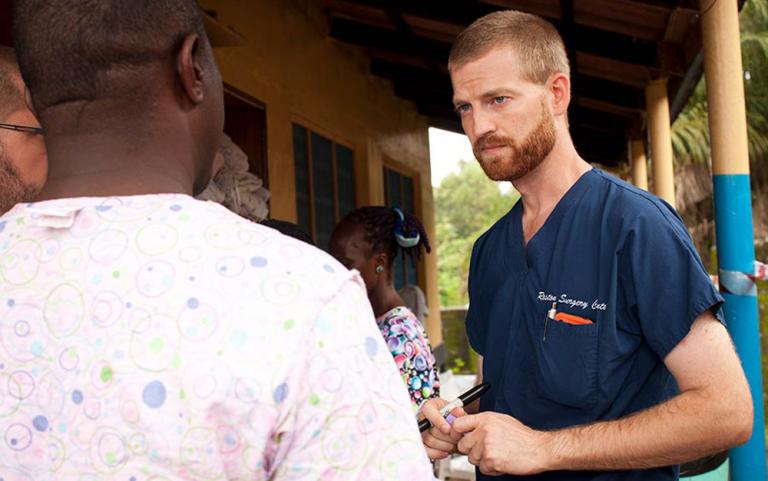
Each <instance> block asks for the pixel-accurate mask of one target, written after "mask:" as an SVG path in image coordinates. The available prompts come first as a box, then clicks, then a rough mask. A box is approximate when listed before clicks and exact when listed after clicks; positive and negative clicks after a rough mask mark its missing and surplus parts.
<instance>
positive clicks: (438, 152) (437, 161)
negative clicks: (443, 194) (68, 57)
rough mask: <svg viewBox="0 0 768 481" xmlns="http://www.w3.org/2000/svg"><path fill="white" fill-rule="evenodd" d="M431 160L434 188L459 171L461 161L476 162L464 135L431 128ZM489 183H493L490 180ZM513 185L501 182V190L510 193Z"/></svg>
mask: <svg viewBox="0 0 768 481" xmlns="http://www.w3.org/2000/svg"><path fill="white" fill-rule="evenodd" d="M429 158H430V159H431V163H432V166H431V168H432V186H433V187H438V186H439V185H440V182H441V181H442V180H443V178H445V177H446V176H447V175H448V174H452V173H457V172H458V171H459V161H461V160H466V161H467V162H475V154H473V153H472V146H471V145H470V143H469V139H468V138H467V136H466V135H464V134H457V133H454V132H449V131H448V130H442V129H436V128H434V127H430V128H429ZM488 182H491V181H490V180H489V181H488ZM510 188H511V185H510V184H509V183H508V182H500V183H499V189H500V190H501V191H502V192H505V193H506V192H508V191H509V189H510Z"/></svg>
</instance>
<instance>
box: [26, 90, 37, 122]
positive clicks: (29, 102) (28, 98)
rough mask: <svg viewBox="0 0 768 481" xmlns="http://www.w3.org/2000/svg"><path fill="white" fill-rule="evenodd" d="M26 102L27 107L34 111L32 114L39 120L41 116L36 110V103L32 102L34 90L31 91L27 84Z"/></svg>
mask: <svg viewBox="0 0 768 481" xmlns="http://www.w3.org/2000/svg"><path fill="white" fill-rule="evenodd" d="M24 103H25V104H27V108H28V109H29V111H30V112H32V115H34V116H35V118H36V119H38V121H39V120H40V117H38V116H37V111H36V110H35V104H34V102H32V92H30V91H29V89H28V88H27V86H26V85H25V86H24Z"/></svg>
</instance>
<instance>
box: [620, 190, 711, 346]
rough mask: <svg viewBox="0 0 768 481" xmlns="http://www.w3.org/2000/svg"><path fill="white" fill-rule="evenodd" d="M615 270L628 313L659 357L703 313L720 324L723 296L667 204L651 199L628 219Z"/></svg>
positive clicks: (682, 336) (684, 333)
mask: <svg viewBox="0 0 768 481" xmlns="http://www.w3.org/2000/svg"><path fill="white" fill-rule="evenodd" d="M618 268H619V279H620V282H619V287H620V290H621V291H622V292H621V294H623V296H624V299H625V302H626V304H627V310H628V316H629V317H630V318H632V320H633V322H634V323H636V324H637V325H639V328H640V331H641V333H642V335H643V338H644V339H645V341H646V342H647V343H648V344H649V345H650V347H651V348H652V349H653V350H654V352H656V354H657V355H658V356H659V357H660V358H661V359H664V358H665V357H666V356H667V354H669V352H670V351H672V349H674V347H675V346H677V344H678V343H679V342H680V341H681V340H682V339H683V338H684V337H685V336H686V335H687V334H688V332H689V331H690V328H691V325H692V324H693V321H694V320H696V318H697V317H698V316H699V315H700V314H702V313H703V312H704V311H706V310H711V311H712V312H713V313H714V314H715V315H716V317H717V318H718V319H719V320H720V322H724V320H723V319H724V318H723V315H722V310H721V305H722V303H723V298H722V297H720V295H719V294H718V292H717V290H716V289H715V286H714V285H713V284H712V281H711V279H710V277H709V274H708V273H707V272H706V270H705V269H704V266H703V264H702V262H701V259H700V257H699V255H698V253H697V252H696V250H695V248H694V246H693V242H692V241H691V238H690V236H689V235H688V231H687V230H686V229H685V226H684V225H683V223H682V220H681V219H680V218H679V217H678V216H677V214H676V213H675V212H674V210H672V208H671V207H669V206H668V205H667V204H661V203H659V204H658V205H657V204H655V203H654V204H652V205H650V206H648V207H647V208H646V209H645V210H644V211H643V212H642V213H639V214H638V215H637V216H636V217H635V218H634V220H632V221H631V225H630V228H629V229H628V234H627V237H626V239H625V243H624V245H623V247H622V249H621V251H620V254H619V265H618Z"/></svg>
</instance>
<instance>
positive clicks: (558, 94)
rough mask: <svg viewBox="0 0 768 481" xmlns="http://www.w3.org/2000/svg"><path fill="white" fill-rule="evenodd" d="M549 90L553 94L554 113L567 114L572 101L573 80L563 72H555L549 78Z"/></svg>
mask: <svg viewBox="0 0 768 481" xmlns="http://www.w3.org/2000/svg"><path fill="white" fill-rule="evenodd" d="M549 91H550V93H551V94H552V114H553V115H555V116H559V115H567V114H568V105H570V103H571V81H570V79H569V78H568V76H567V75H565V74H563V73H560V72H558V73H555V74H553V75H552V77H550V79H549Z"/></svg>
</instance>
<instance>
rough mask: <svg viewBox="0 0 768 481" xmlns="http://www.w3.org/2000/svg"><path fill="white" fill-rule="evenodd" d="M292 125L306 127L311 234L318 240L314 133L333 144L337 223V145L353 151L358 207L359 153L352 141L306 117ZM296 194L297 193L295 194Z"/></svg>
mask: <svg viewBox="0 0 768 481" xmlns="http://www.w3.org/2000/svg"><path fill="white" fill-rule="evenodd" d="M291 124H292V125H297V126H299V127H301V128H303V129H304V135H305V142H306V146H307V184H308V185H307V196H308V197H307V199H308V202H309V226H310V232H309V234H310V235H311V236H312V239H313V240H314V241H315V242H317V222H316V219H317V216H316V213H315V210H316V208H315V174H314V169H313V163H312V134H313V133H314V134H316V135H318V136H320V137H323V138H324V139H326V140H327V141H328V142H330V144H331V172H332V173H331V175H332V177H333V184H332V187H333V220H334V222H335V223H336V224H338V223H339V221H340V220H341V218H340V210H339V183H338V172H339V171H338V164H337V159H336V146H337V145H340V146H342V147H344V148H345V149H348V150H349V151H350V152H352V168H353V169H355V171H354V172H353V174H354V175H353V176H352V182H354V184H355V185H354V187H355V207H357V193H358V185H357V172H356V170H357V162H356V160H357V153H356V151H355V149H354V148H352V147H351V145H352V143H351V142H345V141H341V140H339V137H338V136H334V135H329V134H328V132H327V131H325V130H323V129H318V128H317V127H315V126H314V125H312V123H311V122H307V121H305V120H304V119H300V118H294V119H292V120H291ZM291 149H293V142H291ZM293 162H294V165H295V162H296V153H295V152H294V153H293ZM294 195H295V194H294Z"/></svg>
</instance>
